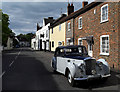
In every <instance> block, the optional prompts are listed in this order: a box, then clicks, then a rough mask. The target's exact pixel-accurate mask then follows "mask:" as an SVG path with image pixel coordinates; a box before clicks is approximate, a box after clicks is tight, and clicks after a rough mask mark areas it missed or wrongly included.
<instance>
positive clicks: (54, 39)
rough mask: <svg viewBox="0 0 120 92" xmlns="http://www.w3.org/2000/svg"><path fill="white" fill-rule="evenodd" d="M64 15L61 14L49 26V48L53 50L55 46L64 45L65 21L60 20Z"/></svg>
mask: <svg viewBox="0 0 120 92" xmlns="http://www.w3.org/2000/svg"><path fill="white" fill-rule="evenodd" d="M65 17H66V15H65V14H62V15H61V17H59V18H58V19H56V21H54V22H53V24H52V26H51V27H50V48H51V49H50V50H51V51H53V52H54V51H55V49H56V47H58V46H64V45H65V33H66V22H64V21H62V20H63V19H64V18H65Z"/></svg>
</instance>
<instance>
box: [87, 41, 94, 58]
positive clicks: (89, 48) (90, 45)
mask: <svg viewBox="0 0 120 92" xmlns="http://www.w3.org/2000/svg"><path fill="white" fill-rule="evenodd" d="M88 55H89V56H91V57H92V56H93V51H92V44H90V43H88Z"/></svg>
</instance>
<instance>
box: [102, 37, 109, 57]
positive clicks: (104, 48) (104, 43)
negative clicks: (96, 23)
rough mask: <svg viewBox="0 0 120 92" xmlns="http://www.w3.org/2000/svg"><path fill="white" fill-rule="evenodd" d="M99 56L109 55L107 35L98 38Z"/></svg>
mask: <svg viewBox="0 0 120 92" xmlns="http://www.w3.org/2000/svg"><path fill="white" fill-rule="evenodd" d="M100 54H101V55H109V35H102V36H100Z"/></svg>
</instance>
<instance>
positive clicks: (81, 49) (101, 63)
mask: <svg viewBox="0 0 120 92" xmlns="http://www.w3.org/2000/svg"><path fill="white" fill-rule="evenodd" d="M51 66H52V68H53V70H54V71H57V72H60V73H62V74H64V75H65V76H66V77H67V80H68V82H69V84H70V85H71V86H74V85H75V82H76V81H80V80H95V79H104V80H105V79H106V80H107V78H108V77H109V76H110V67H109V65H108V63H107V61H106V60H105V59H99V60H96V59H95V58H93V57H90V56H89V55H88V52H87V50H86V47H85V46H80V45H78V46H61V47H57V48H56V50H55V54H54V57H53V58H52V60H51Z"/></svg>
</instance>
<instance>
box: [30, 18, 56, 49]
mask: <svg viewBox="0 0 120 92" xmlns="http://www.w3.org/2000/svg"><path fill="white" fill-rule="evenodd" d="M53 21H54V19H53V17H48V18H44V19H43V26H42V27H39V28H38V26H39V25H37V31H36V37H35V38H34V39H32V40H31V44H34V42H35V45H32V46H35V47H32V48H34V49H35V50H44V51H46V50H47V51H49V50H50V49H49V48H50V46H49V38H50V35H49V32H50V30H49V27H50V25H51V23H53Z"/></svg>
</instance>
